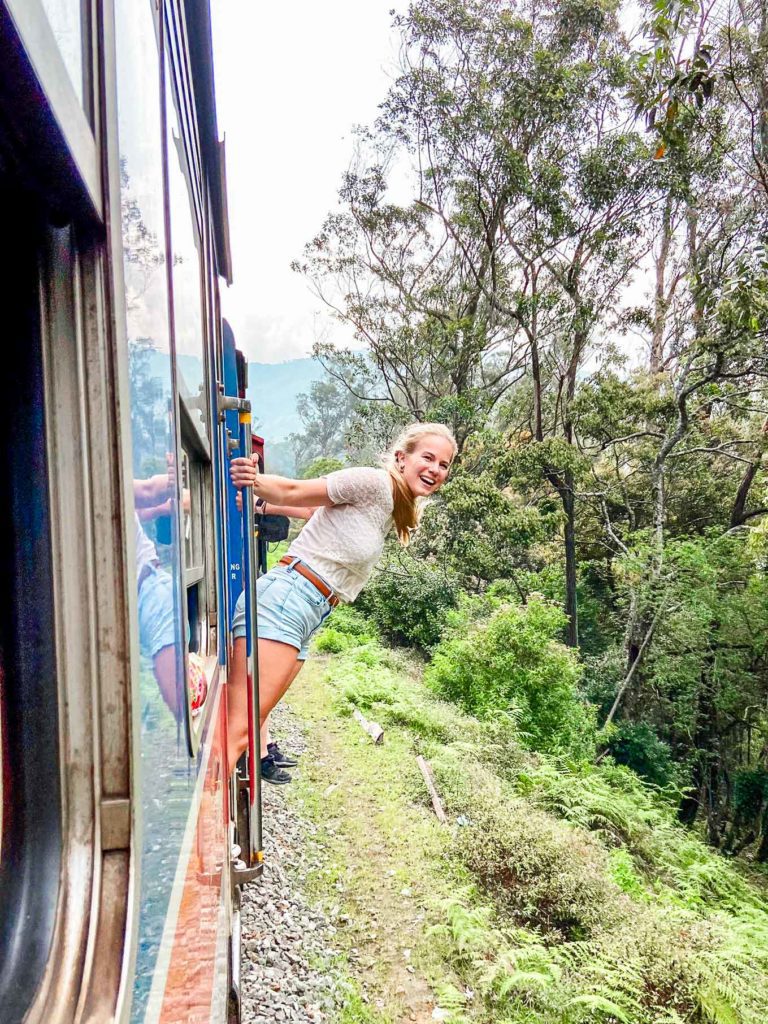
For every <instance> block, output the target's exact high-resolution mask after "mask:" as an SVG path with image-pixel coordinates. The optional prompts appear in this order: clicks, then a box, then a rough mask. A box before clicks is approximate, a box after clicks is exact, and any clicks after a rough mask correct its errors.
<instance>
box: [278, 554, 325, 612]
mask: <svg viewBox="0 0 768 1024" xmlns="http://www.w3.org/2000/svg"><path fill="white" fill-rule="evenodd" d="M277 564H278V565H290V566H291V568H292V569H293V570H294V572H297V573H298V574H299V576H303V577H304V579H305V580H309V582H310V583H311V584H312V586H313V587H315V588H316V589H317V590H319V591H320V593H321V594H322V595H323V597H325V598H327V599H328V604H329V605H330V606H331V608H335V607H336V605H337V604H338V603H339V597H338V595H337V594H334V592H333V591H332V590H331V588H330V587H329V586H328V584H327V583H325V582H324V581H323V580H321V579H320V577H319V576H317V575H316V574H315V573H313V572H312V570H311V569H310V568H309V567H308V566H306V565H305V564H304V562H297V561H296V560H295V559H293V558H291V557H290V555H284V556H283V557H282V558H281V559H280V561H279V562H278V563H277Z"/></svg>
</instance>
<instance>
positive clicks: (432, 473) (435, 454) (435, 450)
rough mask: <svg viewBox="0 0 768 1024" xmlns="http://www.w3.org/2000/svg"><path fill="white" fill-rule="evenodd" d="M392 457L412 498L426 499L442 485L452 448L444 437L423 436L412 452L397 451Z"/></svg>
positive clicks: (434, 435) (448, 466)
mask: <svg viewBox="0 0 768 1024" xmlns="http://www.w3.org/2000/svg"><path fill="white" fill-rule="evenodd" d="M395 458H396V460H397V467H398V469H399V470H400V472H401V473H402V474H403V479H404V480H405V482H406V484H407V485H408V490H409V491H410V492H411V494H412V495H413V496H414V498H426V497H427V496H428V495H430V494H434V493H435V491H438V490H440V488H441V487H442V486H443V484H444V483H445V481H446V479H447V477H448V472H449V470H450V468H451V462H452V461H453V445H452V444H451V442H450V441H449V440H448V438H447V437H441V436H440V435H439V434H425V436H424V437H420V438H419V439H418V441H417V442H416V447H415V448H414V449H413V451H412V452H396V454H395Z"/></svg>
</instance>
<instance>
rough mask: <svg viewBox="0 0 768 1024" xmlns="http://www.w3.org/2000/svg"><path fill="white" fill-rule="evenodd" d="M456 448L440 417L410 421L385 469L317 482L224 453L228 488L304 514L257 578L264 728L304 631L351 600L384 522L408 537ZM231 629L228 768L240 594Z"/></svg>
mask: <svg viewBox="0 0 768 1024" xmlns="http://www.w3.org/2000/svg"><path fill="white" fill-rule="evenodd" d="M455 455H456V441H455V439H454V437H453V434H451V432H450V430H448V428H447V427H445V426H443V424H442V423H414V424H411V426H409V427H406V428H405V429H404V430H403V432H402V433H401V434H400V436H399V437H398V438H397V440H396V441H395V443H394V444H393V445H392V447H391V448H390V450H389V452H388V453H387V454H386V455H385V457H384V460H383V461H384V468H383V469H373V468H357V467H356V468H349V469H340V470H338V471H337V472H334V473H329V474H328V475H327V476H324V477H319V478H318V479H316V480H289V479H286V478H284V477H279V476H271V475H269V474H262V473H259V471H258V467H257V466H256V464H255V462H254V461H252V460H250V459H245V458H237V459H233V460H232V463H231V466H230V475H231V477H232V482H233V484H234V485H235V487H237V488H238V489H240V488H243V487H250V488H252V489H253V494H254V495H255V496H256V497H258V498H260V499H261V500H262V501H263V502H266V503H267V506H268V509H269V510H270V511H271V510H273V506H280V507H281V508H286V507H290V508H291V509H292V510H294V511H295V512H298V513H299V515H300V517H301V518H305V519H307V522H306V524H305V525H304V526H303V527H302V529H301V532H300V533H299V535H298V536H297V538H296V540H294V542H293V543H292V544H291V546H290V547H289V549H288V552H287V554H286V555H285V556H284V557H283V558H282V559H281V561H280V562H279V563H278V565H276V566H275V567H274V568H273V569H271V570H270V571H269V572H268V573H266V574H265V575H264V576H261V577H260V578H259V581H258V583H257V592H258V633H259V641H258V657H259V710H260V714H261V725H262V727H263V726H264V724H265V722H266V720H267V716H268V715H269V713H270V711H271V710H272V708H274V707H275V705H276V704H277V703H278V701H279V700H280V698H281V697H282V696H283V694H284V693H285V692H286V690H287V689H288V687H289V686H290V685H291V683H292V682H293V680H294V679H295V678H296V676H297V675H298V673H299V671H300V669H301V666H302V665H303V664H304V661H305V660H306V658H307V654H308V653H309V641H310V639H311V637H312V635H313V634H314V633H315V632H316V631H317V630H318V629H319V628H320V626H321V625H322V623H323V622H324V621H325V619H326V618H327V617H328V615H330V613H331V612H332V611H333V609H334V608H335V607H336V606H337V605H338V604H339V603H341V602H343V603H349V602H352V601H354V600H355V598H356V597H357V595H358V594H359V593H360V591H361V590H362V588H363V587H364V586H365V584H366V582H367V581H368V578H369V577H370V575H371V573H372V572H373V570H374V568H375V566H376V564H377V562H378V561H379V558H380V557H381V553H382V550H383V548H384V541H385V539H386V537H387V534H388V533H389V531H390V529H391V528H392V527H393V526H394V528H395V530H396V532H397V536H398V538H399V540H400V543H401V544H403V545H407V544H408V541H409V538H410V534H411V531H412V530H414V529H415V528H416V527H417V526H418V523H419V516H420V507H421V505H422V503H423V500H424V499H425V498H428V497H430V496H431V495H432V494H435V493H436V492H437V491H438V490H440V488H441V487H442V485H443V484H444V483H445V481H446V479H447V477H448V473H449V471H450V468H451V463H452V462H453V459H454V457H455ZM312 512H314V514H312ZM233 635H234V651H233V659H232V673H231V677H230V687H229V693H228V707H229V738H228V746H229V761H230V771H231V770H234V766H235V764H236V763H237V760H238V758H239V757H240V755H241V754H242V752H243V751H244V750H245V749H246V746H247V743H248V712H247V691H246V652H245V601H244V595H241V597H240V600H239V601H238V603H237V607H236V609H235V616H234V620H233ZM269 767H270V766H269V765H267V769H268V770H269Z"/></svg>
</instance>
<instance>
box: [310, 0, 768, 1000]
mask: <svg viewBox="0 0 768 1024" xmlns="http://www.w3.org/2000/svg"><path fill="white" fill-rule="evenodd" d="M396 25H397V27H398V29H399V31H400V33H401V39H402V50H401V68H400V73H399V75H398V76H397V77H396V78H395V79H394V80H393V83H392V86H391V88H390V90H389V93H388V95H387V96H386V97H385V98H384V100H383V102H382V105H381V108H380V115H379V117H378V119H377V120H376V121H375V123H374V124H372V125H370V126H369V127H367V128H361V129H360V130H359V147H358V154H357V159H356V163H355V164H354V165H353V166H352V167H351V168H350V169H349V170H348V171H347V173H346V174H345V175H344V177H343V181H342V186H341V189H340V192H339V200H340V202H339V207H338V209H337V210H336V211H335V212H333V213H332V214H330V215H329V217H328V218H327V221H326V223H325V224H324V225H323V227H322V230H321V231H320V232H319V233H318V235H317V237H316V238H314V239H313V240H312V241H311V243H310V244H309V245H308V246H307V248H306V251H305V254H304V256H303V258H302V259H301V260H300V261H298V262H297V264H296V269H297V270H298V271H299V272H301V273H304V274H305V275H307V277H308V278H309V279H310V280H311V281H312V282H313V285H314V287H315V288H316V289H317V291H318V293H319V294H320V295H321V296H322V297H323V298H324V299H325V301H326V302H327V303H328V304H329V305H330V306H331V307H332V309H333V310H334V312H335V315H336V316H338V317H339V318H341V319H342V320H343V321H345V322H347V323H349V324H351V325H352V326H353V327H354V330H355V333H356V337H357V340H358V342H359V345H360V347H358V348H352V349H350V350H349V351H339V350H334V349H331V348H329V347H327V346H324V345H322V344H320V345H318V346H317V348H316V355H317V356H318V358H319V359H321V360H322V362H323V363H324V365H325V367H326V369H327V371H328V375H327V380H326V381H324V382H322V383H321V384H319V385H317V386H316V387H315V388H313V390H312V392H311V393H310V394H308V395H306V396H305V400H304V401H303V404H302V409H301V412H302V418H303V422H304V425H305V430H304V433H303V434H302V435H301V437H299V438H296V439H295V440H296V448H297V451H298V452H299V453H301V455H302V456H303V458H304V465H305V466H306V465H307V463H308V462H309V461H310V460H311V459H312V458H317V457H320V456H322V457H326V458H327V457H335V458H341V459H342V460H344V461H348V462H350V463H353V464H355V463H357V464H365V463H368V464H370V463H371V462H372V460H374V458H375V455H376V453H377V452H378V451H380V450H381V449H382V448H384V447H385V446H386V444H387V443H388V442H389V440H390V439H391V437H392V435H393V432H394V431H395V430H396V428H397V426H398V425H399V424H401V423H403V422H407V421H409V420H411V419H413V418H418V419H423V420H432V419H437V420H442V421H444V422H446V423H448V424H450V425H451V426H452V428H453V429H454V431H455V433H456V436H457V438H458V441H459V447H460V451H459V457H458V460H457V463H456V465H455V467H454V470H453V472H452V475H451V479H450V481H449V483H448V484H447V485H446V486H445V487H444V488H443V490H442V492H441V494H440V495H439V497H438V498H437V499H436V500H434V501H433V502H432V503H431V504H430V505H429V507H428V508H427V509H426V512H425V515H424V519H423V525H422V528H421V529H420V530H419V531H418V533H417V535H416V536H415V537H414V540H413V543H412V545H411V548H410V549H409V550H408V551H407V552H402V551H400V550H396V549H395V547H394V546H393V548H392V550H391V551H390V552H389V554H388V556H387V561H386V564H385V565H384V566H383V567H382V568H381V571H380V572H379V574H378V576H377V577H376V578H375V580H374V581H373V583H372V584H371V586H370V587H369V588H368V590H367V591H366V593H365V595H364V597H363V598H362V599H361V600H362V607H363V609H364V610H365V611H366V613H367V614H368V615H369V616H371V617H372V619H373V620H375V622H376V623H377V624H378V626H379V627H380V628H381V630H382V631H383V633H384V634H385V635H387V636H389V637H390V638H392V639H394V640H395V641H397V642H399V643H402V644H406V645H411V646H414V647H416V648H418V649H420V650H421V651H422V652H423V653H424V654H425V655H426V656H427V658H429V659H430V664H429V666H428V668H427V674H426V679H427V683H428V685H429V686H430V687H431V688H432V689H433V690H434V691H435V692H436V693H437V694H439V695H441V696H442V697H444V698H448V699H450V700H451V701H454V702H456V703H457V704H458V705H459V706H460V707H461V708H463V709H464V710H465V711H466V712H468V713H471V714H472V715H475V716H478V717H479V719H481V720H492V719H493V717H494V716H498V715H499V714H500V713H502V712H504V713H509V714H511V715H513V716H514V718H515V721H516V722H517V726H518V729H519V731H520V736H521V742H522V743H523V745H524V746H526V747H527V748H528V749H530V750H534V751H542V752H545V753H546V754H547V755H552V756H562V757H563V758H565V759H566V761H568V763H571V764H573V765H576V764H589V763H592V764H596V765H598V766H600V770H603V769H604V768H605V766H607V765H613V766H617V765H618V766H627V767H628V768H630V769H633V770H634V772H636V773H637V774H638V775H639V776H641V777H642V778H643V779H644V780H646V783H647V784H648V785H650V786H652V787H654V788H655V790H657V791H658V792H659V793H662V794H663V798H664V801H665V802H666V805H667V806H668V807H669V808H671V809H672V813H673V814H674V816H675V817H676V818H677V819H678V821H679V822H680V823H681V825H682V826H684V827H686V828H688V829H690V830H691V832H692V834H694V835H696V836H697V837H699V838H702V839H703V840H705V841H706V842H707V843H708V844H710V845H711V846H714V847H716V848H717V849H718V850H720V851H722V852H723V853H725V854H728V855H731V856H737V855H738V856H739V857H741V858H742V859H743V860H745V861H746V860H751V861H753V862H759V863H762V862H765V861H768V719H767V716H766V710H767V703H766V702H767V698H768V672H767V669H768V660H767V659H768V649H767V646H766V645H767V641H768V577H767V576H766V568H767V566H768V480H767V479H766V473H765V465H766V464H765V453H766V448H767V447H768V403H767V402H766V385H767V384H768V359H767V358H766V345H765V342H766V328H767V327H768V251H767V250H766V227H767V225H768V221H767V219H766V215H767V214H768V84H766V80H765V68H766V66H767V65H768V5H766V3H765V0H756V2H754V3H752V2H741V0H739V2H735V0H734V2H729V0H722V2H720V0H715V3H713V4H707V5H702V4H700V3H699V2H698V0H654V2H653V3H650V4H649V3H647V2H643V3H641V4H639V5H638V4H631V5H630V4H627V5H624V6H622V5H621V4H620V3H618V2H614V0H517V2H512V0H501V2H499V0H416V2H414V3H412V4H411V6H410V7H409V9H408V11H407V13H405V14H403V15H401V16H398V17H397V18H396ZM595 784H597V783H595ZM633 792H635V791H634V790H633ZM638 792H639V791H638ZM633 798H634V797H633ZM628 799H629V797H628ZM638 799H639V797H638ZM531 827H534V826H533V825H532V826H531ZM553 841H554V840H553ZM649 941H650V939H649ZM692 941H693V940H692ZM531 957H533V960H535V950H533V949H532V950H531ZM526 962H527V961H526ZM526 969H527V968H526ZM531 969H533V968H531ZM659 1019H661V1018H659ZM665 1019H667V1018H665ZM668 1019H672V1018H671V1017H670V1018H668Z"/></svg>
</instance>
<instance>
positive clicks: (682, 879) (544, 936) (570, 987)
mask: <svg viewBox="0 0 768 1024" xmlns="http://www.w3.org/2000/svg"><path fill="white" fill-rule="evenodd" d="M545 608H546V606H545V605H543V603H542V614H543V610H544V609H545ZM497 614H498V613H497ZM534 614H535V613H534ZM550 626H551V623H550ZM335 632H336V633H337V635H338V636H343V637H345V638H346V643H347V646H346V648H345V650H344V652H343V653H341V654H339V655H337V656H335V657H333V658H332V659H331V661H330V662H329V663H328V666H327V668H326V670H325V676H324V683H323V685H324V687H325V688H326V690H327V689H328V688H330V691H331V692H332V693H333V694H334V698H333V700H332V701H330V702H329V701H328V697H327V696H324V695H323V694H316V695H315V697H314V701H315V702H316V703H315V705H314V708H315V710H314V711H313V714H314V716H315V721H314V725H315V727H316V728H317V727H318V726H321V727H322V728H323V729H324V730H327V729H328V728H329V727H330V729H331V730H333V729H335V728H336V727H335V726H334V725H333V719H326V720H325V721H323V722H319V721H318V720H317V716H318V715H320V714H322V715H326V716H327V715H328V714H329V710H328V706H329V703H330V705H331V706H332V707H335V709H336V714H338V715H340V716H341V720H342V721H343V720H344V719H345V718H346V716H347V715H348V714H349V713H350V711H351V709H352V708H353V707H356V708H359V709H361V710H362V711H363V712H364V713H365V714H366V715H367V716H369V717H371V718H373V719H375V720H376V721H378V722H379V723H380V724H382V725H383V726H384V728H385V730H386V734H387V739H386V742H385V744H384V746H383V747H381V748H378V747H373V746H372V745H370V744H368V743H365V744H363V745H362V746H356V745H355V743H356V737H357V736H358V735H359V734H358V733H355V732H352V733H350V734H349V736H348V738H347V739H346V743H347V745H348V746H347V750H348V756H349V758H351V760H352V762H353V765H352V771H353V774H354V776H355V777H356V778H357V779H358V782H359V784H360V785H362V786H363V787H366V789H365V790H364V791H363V792H370V797H368V799H373V801H374V802H375V805H376V807H377V808H378V810H377V812H376V814H377V815H379V814H382V815H385V817H386V822H385V821H384V820H383V819H382V822H381V825H382V828H384V829H385V831H388V830H392V834H393V836H397V835H400V834H401V833H402V832H403V830H405V832H406V836H407V838H406V839H404V841H403V843H402V846H401V847H398V848H397V849H396V850H395V852H394V854H390V857H389V859H388V860H387V862H386V863H388V864H391V865H392V867H393V869H394V870H395V872H396V873H397V874H398V875H399V874H400V872H401V871H402V872H403V875H402V877H404V878H406V879H407V880H408V885H409V886H410V887H415V888H417V889H419V891H420V893H421V896H420V899H421V902H422V906H423V907H424V908H425V912H426V916H427V921H428V922H429V927H428V929H427V932H426V937H425V939H424V946H423V948H421V950H420V952H419V962H420V963H423V965H424V969H425V970H427V973H428V975H429V976H430V977H431V979H432V984H433V987H434V990H435V991H436V992H438V994H439V1002H440V1006H441V1007H442V1008H443V1009H446V1010H449V1011H450V1017H449V1019H450V1020H451V1021H455V1022H460V1021H482V1022H487V1024H491V1022H494V1024H496V1022H502V1021H503V1022H505V1024H522V1022H526V1024H577V1022H578V1024H580V1022H587V1021H605V1022H609V1024H611V1022H626V1024H659V1022H662V1021H663V1022H675V1024H678V1022H681V1021H691V1022H693V1021H697V1022H702V1024H703V1022H707V1021H709V1022H742V1024H762V1021H764V1020H765V1019H766V1014H768V984H766V983H767V982H768V900H766V879H765V878H764V877H763V876H760V875H754V874H750V873H745V871H744V870H740V869H739V867H738V865H737V864H736V863H734V862H733V861H728V860H727V859H725V858H723V857H722V856H721V855H720V854H718V853H716V852H713V851H712V850H711V849H710V848H709V847H708V846H707V845H706V843H704V842H703V841H702V840H700V839H697V838H695V837H694V836H692V835H691V833H690V832H689V831H688V830H687V829H685V828H684V827H683V826H682V825H681V824H680V823H679V822H678V821H677V820H676V815H675V812H674V801H673V800H672V799H671V798H670V795H669V794H665V793H663V792H661V791H659V790H658V789H655V788H651V787H649V786H647V785H646V784H644V783H643V782H642V781H641V780H640V779H639V778H638V777H637V776H636V775H635V774H634V773H633V772H632V771H630V770H629V769H627V768H625V767H622V766H620V765H616V764H615V763H614V762H613V761H612V760H611V759H610V757H603V759H602V760H601V761H600V762H599V764H594V763H592V762H590V761H589V760H587V759H584V758H581V759H577V758H573V757H572V758H570V759H565V758H564V757H563V756H561V755H557V754H545V753H540V752H539V753H535V752H533V751H531V750H530V749H529V748H530V744H531V739H530V736H528V735H526V734H525V733H523V732H522V731H521V730H520V728H519V726H518V724H517V723H518V721H519V719H518V713H517V712H516V711H513V712H512V713H509V714H500V715H497V716H495V717H487V718H477V717H475V716H471V715H468V714H466V713H465V712H463V711H460V710H459V709H458V708H457V707H456V705H455V704H453V703H451V702H443V701H441V700H438V699H437V698H436V697H435V696H434V695H433V693H432V692H431V690H430V689H429V688H427V687H426V686H425V685H424V683H423V682H422V681H421V678H420V676H421V671H420V669H419V667H418V665H417V664H416V663H414V662H413V661H412V660H409V659H408V658H405V659H404V658H403V655H401V654H398V653H397V652H393V651H389V650H387V649H386V648H385V647H383V646H382V645H381V643H380V642H379V641H378V640H376V639H375V638H372V636H371V627H369V626H367V625H366V623H365V621H364V619H363V618H362V617H361V616H360V615H359V614H356V613H355V612H354V611H353V610H352V609H345V611H344V613H343V615H342V617H341V619H340V621H339V622H338V624H337V628H336V629H335ZM321 637H322V634H321ZM450 651H455V647H453V646H452V641H450V640H448V641H446V642H445V643H444V645H442V646H441V647H439V648H438V652H442V657H444V658H447V657H448V653H447V652H450ZM315 671H316V672H318V669H317V668H316V669H315ZM538 672H539V666H538V664H537V662H536V661H534V662H533V663H532V664H531V666H530V678H529V679H528V681H527V684H532V682H533V680H534V679H536V678H537V677H538ZM515 674H516V677H517V678H518V679H519V680H523V681H524V677H525V674H526V669H525V667H520V665H519V664H516V665H515ZM527 684H526V685H527ZM313 686H316V684H313ZM301 700H302V701H303V702H306V701H307V700H308V698H307V697H302V698H301ZM321 708H322V710H320V709H321ZM300 710H303V711H304V712H305V713H306V707H304V708H300ZM562 713H563V715H564V716H566V717H567V716H568V714H569V710H568V708H567V707H564V708H563V709H562ZM329 722H330V725H329ZM349 728H350V729H354V728H356V727H355V726H354V724H353V723H350V726H349ZM417 753H420V754H423V755H424V756H425V757H427V758H428V759H429V761H430V763H431V766H432V769H433V773H434V776H435V780H436V785H437V789H438V792H439V793H440V796H441V799H442V801H443V803H444V806H445V808H446V811H447V813H448V815H449V826H448V827H447V828H444V827H441V826H440V825H438V823H437V821H436V819H434V818H433V816H432V813H431V810H430V809H428V797H427V794H426V791H425V789H424V787H423V784H422V782H421V779H420V777H419V776H418V774H417V773H416V772H415V771H414V763H415V755H416V754H417ZM346 756H347V755H345V760H346ZM377 793H378V795H376V794H377ZM384 794H386V796H385V795H384ZM360 798H361V790H359V789H358V790H356V795H355V796H354V799H350V802H349V805H348V806H347V807H346V808H344V809H343V810H342V811H340V812H339V813H340V814H342V815H347V814H349V815H352V816H353V818H354V815H355V813H356V811H355V808H356V807H357V803H358V801H359V800H360ZM413 801H416V802H417V803H418V804H419V805H420V806H421V808H422V810H421V812H420V815H421V823H420V824H416V823H415V821H414V820H412V818H413V813H414V811H413V809H412V802H413ZM382 802H383V803H382ZM409 805H410V806H411V809H409ZM384 807H385V808H386V810H384V809H383V808H384ZM326 812H327V808H325V807H324V808H323V814H322V817H323V818H324V817H325V814H326ZM360 813H361V814H362V815H363V817H364V818H365V819H366V821H367V822H368V824H367V825H366V826H365V827H366V828H368V827H370V820H369V819H370V812H366V811H365V809H364V808H361V810H360ZM318 814H320V807H318ZM334 820H336V819H335V817H334ZM342 820H343V818H342ZM395 822H397V824H395ZM342 827H348V828H350V829H354V828H356V827H358V826H355V825H354V823H352V824H350V825H348V826H342ZM359 827H360V828H362V827H363V826H362V825H360V826H359ZM425 829H426V831H424V830H425ZM334 834H335V832H334ZM364 841H365V842H373V840H371V839H370V837H368V838H367V839H364V837H363V836H362V835H360V834H358V835H357V837H356V838H355V840H354V843H355V844H361V843H363V842H364ZM393 841H394V840H393ZM378 842H379V840H376V841H375V843H378ZM375 843H374V845H375ZM358 853H359V855H360V856H361V857H363V858H364V857H365V851H364V850H358ZM398 858H401V859H398ZM342 867H343V865H342ZM375 867H376V865H374V866H373V868H372V870H373V869H375ZM339 870H341V868H340V869H339ZM379 870H381V865H379ZM382 873H383V872H382ZM334 877H339V876H338V873H336V872H335V873H334ZM368 884H369V882H366V883H365V885H368ZM370 884H372V883H370ZM398 884H399V883H398ZM408 891H410V888H409V890H408ZM367 895H368V894H366V895H364V896H361V899H363V900H365V899H366V898H367ZM396 927H397V926H396V925H395V928H396ZM408 941H409V942H410V941H412V940H411V939H409V940H408ZM468 992H469V993H473V995H471V996H470V997H468V996H467V993H468ZM353 1019H355V1018H354V1017H353ZM363 1019H365V1018H363Z"/></svg>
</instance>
